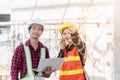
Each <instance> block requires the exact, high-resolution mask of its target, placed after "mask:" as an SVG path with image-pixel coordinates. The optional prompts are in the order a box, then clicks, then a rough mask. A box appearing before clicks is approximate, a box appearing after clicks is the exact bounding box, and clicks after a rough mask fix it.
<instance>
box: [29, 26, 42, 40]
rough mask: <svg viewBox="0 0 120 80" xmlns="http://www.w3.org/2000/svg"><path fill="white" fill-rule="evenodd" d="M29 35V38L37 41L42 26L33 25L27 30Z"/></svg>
mask: <svg viewBox="0 0 120 80" xmlns="http://www.w3.org/2000/svg"><path fill="white" fill-rule="evenodd" d="M29 33H30V37H31V38H35V39H39V37H40V36H41V34H42V26H41V25H38V24H33V25H32V27H31V29H30V30H29Z"/></svg>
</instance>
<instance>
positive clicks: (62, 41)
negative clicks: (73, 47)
mask: <svg viewBox="0 0 120 80" xmlns="http://www.w3.org/2000/svg"><path fill="white" fill-rule="evenodd" d="M65 46H66V43H65V39H61V41H60V48H61V49H62V50H64V49H65Z"/></svg>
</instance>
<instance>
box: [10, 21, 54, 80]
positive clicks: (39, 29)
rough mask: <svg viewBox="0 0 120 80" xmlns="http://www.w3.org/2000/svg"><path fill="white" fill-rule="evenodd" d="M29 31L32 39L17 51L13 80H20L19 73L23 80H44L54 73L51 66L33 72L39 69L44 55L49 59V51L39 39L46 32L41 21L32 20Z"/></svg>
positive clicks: (13, 65) (12, 70)
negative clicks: (43, 78)
mask: <svg viewBox="0 0 120 80" xmlns="http://www.w3.org/2000/svg"><path fill="white" fill-rule="evenodd" d="M28 30H29V34H30V38H29V39H28V40H27V41H26V42H25V43H22V44H20V45H19V46H17V48H16V49H15V52H14V55H13V58H12V64H11V80H19V73H20V79H22V80H36V79H35V78H36V77H38V76H39V77H40V78H39V80H42V77H47V78H48V77H49V76H50V74H51V73H52V72H53V70H52V68H51V67H50V66H48V67H46V68H45V69H44V71H42V72H35V71H33V70H32V69H35V68H37V67H38V64H39V61H40V58H42V55H44V56H45V58H49V51H48V48H47V47H45V46H44V45H43V44H42V43H41V42H40V41H39V37H40V36H41V35H42V33H43V30H44V26H43V24H42V23H41V20H40V19H33V20H31V22H30V25H29V28H28ZM40 50H41V52H40ZM44 52H45V53H44Z"/></svg>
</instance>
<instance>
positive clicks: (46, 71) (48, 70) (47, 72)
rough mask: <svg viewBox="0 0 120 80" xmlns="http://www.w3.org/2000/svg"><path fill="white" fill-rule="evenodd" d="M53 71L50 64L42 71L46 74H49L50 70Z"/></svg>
mask: <svg viewBox="0 0 120 80" xmlns="http://www.w3.org/2000/svg"><path fill="white" fill-rule="evenodd" d="M55 71H56V70H55V69H54V70H53V69H52V67H51V66H47V67H46V68H45V69H44V71H43V72H44V73H46V74H51V73H52V72H55Z"/></svg>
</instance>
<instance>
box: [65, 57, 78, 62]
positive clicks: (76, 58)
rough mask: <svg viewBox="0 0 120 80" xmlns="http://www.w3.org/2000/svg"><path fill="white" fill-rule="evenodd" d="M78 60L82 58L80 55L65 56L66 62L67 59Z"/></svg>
mask: <svg viewBox="0 0 120 80" xmlns="http://www.w3.org/2000/svg"><path fill="white" fill-rule="evenodd" d="M78 60H80V57H79V56H69V57H65V58H64V61H65V62H67V61H78Z"/></svg>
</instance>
